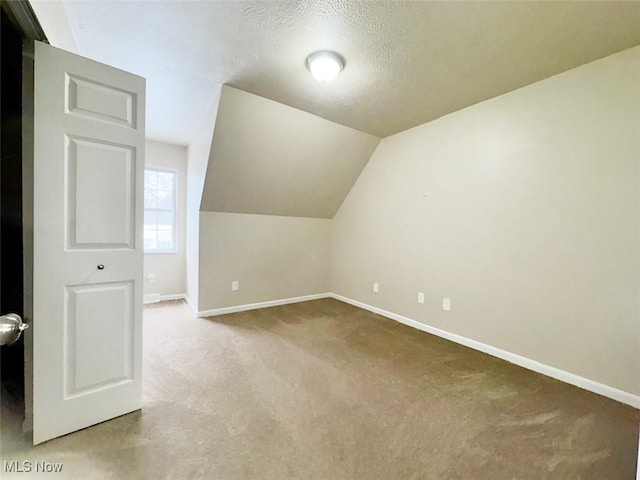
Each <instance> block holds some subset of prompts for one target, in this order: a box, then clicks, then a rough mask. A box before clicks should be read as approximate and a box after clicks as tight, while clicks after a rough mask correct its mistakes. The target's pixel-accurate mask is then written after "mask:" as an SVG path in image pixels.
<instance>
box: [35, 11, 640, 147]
mask: <svg viewBox="0 0 640 480" xmlns="http://www.w3.org/2000/svg"><path fill="white" fill-rule="evenodd" d="M32 1H36V0H32ZM64 9H65V10H66V16H67V18H68V21H69V26H70V29H71V32H72V34H73V37H74V38H75V42H76V44H77V51H78V53H81V54H83V55H85V56H88V57H91V58H94V59H96V60H98V61H102V62H104V63H108V64H111V65H115V66H117V67H120V68H123V69H125V70H129V71H132V72H134V73H137V74H140V75H143V76H144V77H146V78H147V89H148V92H147V98H148V105H147V110H148V115H147V118H148V133H149V135H150V136H151V137H155V138H157V139H160V140H165V141H171V142H175V143H182V144H186V143H188V142H189V140H190V139H191V137H192V136H193V133H194V131H195V129H196V126H197V125H198V122H199V121H201V119H202V117H203V115H204V111H205V109H206V107H207V106H208V104H209V97H210V96H211V91H212V87H213V84H215V83H218V84H220V83H224V84H229V85H231V86H234V87H236V88H238V89H241V90H245V91H248V92H252V93H255V94H257V95H260V96H263V97H266V98H269V99H273V100H276V101H278V102H281V103H284V104H286V105H290V106H293V107H295V108H298V109H301V110H304V111H307V112H311V113H314V114H316V115H319V116H321V117H323V118H326V119H329V120H332V121H334V122H338V123H341V124H343V125H348V126H350V127H353V128H356V129H359V130H362V131H365V132H369V133H372V134H374V135H377V136H381V137H384V136H387V135H390V134H393V133H396V132H399V131H402V130H405V129H407V128H410V127H413V126H416V125H419V124H422V123H424V122H427V121H429V120H432V119H434V118H437V117H439V116H442V115H444V114H447V113H450V112H452V111H455V110H458V109H460V108H463V107H465V106H468V105H470V104H473V103H477V102H479V101H482V100H485V99H488V98H491V97H494V96H497V95H500V94H502V93H505V92H508V91H510V90H513V89H516V88H518V87H521V86H524V85H526V84H529V83H532V82H535V81H538V80H541V79H543V78H546V77H548V76H551V75H554V74H556V73H560V72H562V71H564V70H567V69H570V68H573V67H576V66H578V65H581V64H584V63H587V62H590V61H593V60H595V59H598V58H601V57H603V56H606V55H609V54H612V53H615V52H617V51H620V50H623V49H626V48H630V47H632V46H635V45H638V44H640V3H639V2H605V1H600V2H582V1H581V2H490V1H487V2H454V1H451V2H395V1H380V2H375V1H355V0H341V1H332V2H331V1H291V0H281V1H277V2H273V1H269V2H255V1H245V2H237V3H236V2H203V1H200V2H186V1H183V2H177V1H173V2H166V1H151V2H138V1H126V2H107V1H80V2H73V1H68V2H64ZM36 11H37V10H36ZM43 23H44V24H47V25H48V27H47V28H49V29H54V30H55V29H56V28H62V27H61V26H59V25H58V26H56V25H55V22H43ZM47 28H45V31H46V29H47ZM52 33H54V32H52ZM55 36H56V35H52V37H55ZM318 49H334V50H336V51H338V52H340V53H341V54H342V55H343V56H344V57H345V58H346V61H347V66H346V69H345V70H344V72H343V73H342V74H341V75H340V76H339V77H338V78H337V79H336V80H335V81H334V82H333V83H329V84H319V83H317V82H316V81H315V80H313V78H312V77H311V75H309V73H308V72H307V70H306V69H305V67H304V60H305V57H306V55H307V54H308V53H310V52H312V51H314V50H318Z"/></svg>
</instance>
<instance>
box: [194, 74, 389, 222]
mask: <svg viewBox="0 0 640 480" xmlns="http://www.w3.org/2000/svg"><path fill="white" fill-rule="evenodd" d="M379 142H380V139H379V138H378V137H376V136H374V135H369V134H367V133H363V132H360V131H358V130H354V129H353V128H349V127H345V126H343V125H339V124H337V123H334V122H330V121H327V120H324V119H322V118H320V117H317V116H315V115H311V114H309V113H306V112H303V111H301V110H296V109H294V108H291V107H287V106H286V105H282V104H281V103H278V102H274V101H271V100H267V99H265V98H263V97H259V96H257V95H253V94H250V93H246V92H243V91H241V90H236V89H234V88H231V87H228V86H225V87H223V88H222V93H221V96H220V104H219V106H218V113H217V117H216V126H215V130H214V133H213V142H212V144H211V153H210V156H209V165H208V167H207V176H206V179H205V185H204V193H203V195H202V203H201V206H200V210H204V211H210V212H231V213H257V214H267V215H286V216H294V217H316V218H333V216H334V215H335V213H336V211H337V210H338V208H339V207H340V205H341V204H342V201H343V200H344V198H345V197H346V196H347V194H348V193H349V191H350V190H351V187H352V186H353V183H354V182H355V181H356V179H357V178H358V176H359V175H360V172H362V169H363V168H364V166H365V165H366V164H367V161H368V160H369V157H371V154H372V153H373V151H374V150H375V149H376V147H377V146H378V143H379Z"/></svg>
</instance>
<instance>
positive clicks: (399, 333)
mask: <svg viewBox="0 0 640 480" xmlns="http://www.w3.org/2000/svg"><path fill="white" fill-rule="evenodd" d="M144 337H145V350H144V375H145V377H144V405H145V407H144V409H143V410H142V412H138V413H134V414H130V415H126V416H124V417H120V418H118V419H115V420H112V421H110V422H106V423H103V424H101V425H97V426H95V427H92V428H88V429H86V430H83V431H80V432H77V433H74V434H71V435H67V436H66V437H63V438H60V439H56V440H53V441H50V442H47V443H45V444H44V445H41V446H38V447H36V448H31V447H29V445H28V442H27V440H26V439H25V438H23V437H21V435H20V433H19V421H18V419H17V416H16V415H15V410H12V409H11V406H10V404H9V403H10V402H6V401H5V402H4V403H3V407H2V414H3V425H2V446H1V447H0V448H1V453H2V455H1V456H2V459H3V460H7V459H9V460H27V459H29V460H33V461H35V460H44V461H49V462H64V467H63V473H62V474H45V475H43V476H42V478H78V479H85V478H87V479H88V478H113V479H128V478H148V479H163V478H166V479H183V478H185V479H186V478H207V479H240V478H248V479H253V478H255V479H287V478H294V479H367V480H371V479H384V480H388V479H411V478H424V479H490V480H498V479H535V480H540V479H597V480H607V479H611V480H623V479H629V480H632V479H633V478H635V462H636V454H637V439H638V430H637V429H638V423H639V422H640V411H638V410H635V409H633V408H631V407H627V406H625V405H622V404H620V403H617V402H614V401H612V400H609V399H606V398H603V397H600V396H598V395H595V394H591V393H588V392H586V391H583V390H580V389H578V388H574V387H571V386H568V385H565V384H563V383H561V382H558V381H555V380H552V379H549V378H546V377H543V376H541V375H538V374H535V373H532V372H529V371H527V370H524V369H521V368H519V367H516V366H513V365H510V364H508V363H506V362H503V361H501V360H497V359H495V358H492V357H489V356H487V355H484V354H482V353H478V352H475V351H473V350H470V349H467V348H464V347H461V346H458V345H455V344H453V343H450V342H447V341H445V340H442V339H439V338H436V337H433V336H430V335H428V334H425V333H422V332H419V331H417V330H414V329H411V328H408V327H405V326H402V325H399V324H397V323H395V322H393V321H391V320H387V319H384V318H382V317H379V316H377V315H374V314H371V313H369V312H366V311H363V310H360V309H357V308H354V307H351V306H349V305H346V304H343V303H341V302H338V301H336V300H318V301H313V302H307V303H301V304H295V305H288V306H283V307H275V308H269V309H263V310H256V311H252V312H246V313H239V314H232V315H225V316H220V317H216V318H210V319H196V318H194V317H193V316H192V315H191V313H190V310H189V308H188V307H187V306H186V305H184V304H171V305H166V306H162V307H154V308H147V309H146V310H145V319H144ZM0 476H3V475H2V474H1V473H0ZM16 477H17V478H26V475H24V474H19V475H16ZM31 477H33V478H36V477H35V476H29V478H31ZM3 478H5V476H3Z"/></svg>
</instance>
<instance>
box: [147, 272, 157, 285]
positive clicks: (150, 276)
mask: <svg viewBox="0 0 640 480" xmlns="http://www.w3.org/2000/svg"><path fill="white" fill-rule="evenodd" d="M146 278H147V282H149V283H156V274H155V273H147V275H146Z"/></svg>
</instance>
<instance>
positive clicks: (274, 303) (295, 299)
mask: <svg viewBox="0 0 640 480" xmlns="http://www.w3.org/2000/svg"><path fill="white" fill-rule="evenodd" d="M331 296H332V295H331V294H330V293H317V294H315V295H305V296H302V297H293V298H283V299H280V300H270V301H268V302H260V303H249V304H246V305H237V306H234V307H223V308H214V309H213V310H203V311H201V312H198V313H197V314H196V315H197V316H198V317H214V316H216V315H225V314H227V313H236V312H246V311H247V310H256V309H258V308H266V307H276V306H278V305H287V304H289V303H298V302H308V301H309V300H318V299H320V298H329V297H331Z"/></svg>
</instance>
